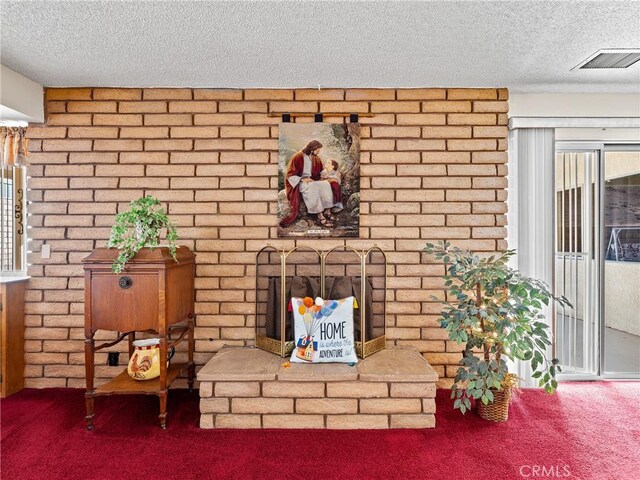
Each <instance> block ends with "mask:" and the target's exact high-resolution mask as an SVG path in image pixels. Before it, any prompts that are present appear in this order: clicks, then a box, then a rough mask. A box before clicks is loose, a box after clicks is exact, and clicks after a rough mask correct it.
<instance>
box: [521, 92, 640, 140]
mask: <svg viewBox="0 0 640 480" xmlns="http://www.w3.org/2000/svg"><path fill="white" fill-rule="evenodd" d="M509 117H563V118H579V117H640V93H637V94H635V93H564V94H560V93H513V94H511V95H510V96H509ZM594 140H595V139H594Z"/></svg>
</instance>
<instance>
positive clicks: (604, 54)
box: [571, 48, 640, 70]
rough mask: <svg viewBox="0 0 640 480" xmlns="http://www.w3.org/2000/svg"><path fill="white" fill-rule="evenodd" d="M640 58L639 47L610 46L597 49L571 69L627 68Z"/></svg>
mask: <svg viewBox="0 0 640 480" xmlns="http://www.w3.org/2000/svg"><path fill="white" fill-rule="evenodd" d="M638 60H640V48H612V49H606V50H598V51H597V52H596V53H594V54H593V55H591V56H590V57H589V58H587V59H586V60H584V61H583V62H580V63H579V64H578V65H576V66H575V67H573V68H572V69H571V70H577V69H580V70H582V69H594V68H596V69H600V68H628V67H630V66H631V65H633V64H634V63H636V62H637V61H638Z"/></svg>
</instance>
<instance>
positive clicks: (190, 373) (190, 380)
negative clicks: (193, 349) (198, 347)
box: [187, 363, 196, 393]
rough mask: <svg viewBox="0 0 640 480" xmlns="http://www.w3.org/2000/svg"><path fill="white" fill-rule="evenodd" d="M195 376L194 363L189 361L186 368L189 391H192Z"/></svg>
mask: <svg viewBox="0 0 640 480" xmlns="http://www.w3.org/2000/svg"><path fill="white" fill-rule="evenodd" d="M195 377H196V365H195V363H191V365H189V369H188V379H187V384H188V385H189V393H193V381H194V379H195Z"/></svg>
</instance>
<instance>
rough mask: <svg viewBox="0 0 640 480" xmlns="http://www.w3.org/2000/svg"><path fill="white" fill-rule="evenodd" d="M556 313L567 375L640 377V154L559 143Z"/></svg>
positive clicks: (625, 149)
mask: <svg viewBox="0 0 640 480" xmlns="http://www.w3.org/2000/svg"><path fill="white" fill-rule="evenodd" d="M555 225H556V228H555V256H554V285H553V289H554V292H555V294H556V295H564V296H565V297H567V298H568V299H569V301H570V302H571V303H572V304H573V305H574V308H573V309H569V308H557V309H556V311H555V314H554V331H555V352H554V353H555V355H556V356H557V357H558V359H559V360H560V364H561V365H562V367H563V372H564V375H563V376H564V377H565V378H567V379H571V378H583V379H591V378H602V377H612V378H637V377H638V376H640V150H639V149H638V147H637V146H636V147H629V146H605V145H591V146H590V145H562V144H558V146H557V149H556V158H555Z"/></svg>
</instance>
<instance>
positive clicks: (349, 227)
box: [278, 123, 360, 237]
mask: <svg viewBox="0 0 640 480" xmlns="http://www.w3.org/2000/svg"><path fill="white" fill-rule="evenodd" d="M278 187H279V188H278V189H279V192H278V236H280V237H358V234H359V223H360V222H359V221H360V125H359V124H356V123H348V124H335V125H334V124H325V123H303V124H295V123H283V124H281V125H280V144H279V162H278Z"/></svg>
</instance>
